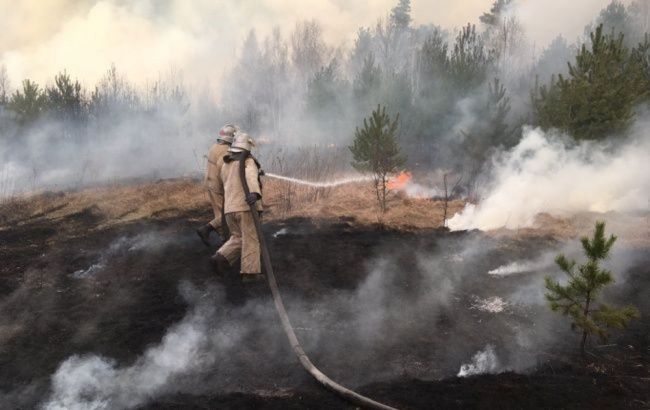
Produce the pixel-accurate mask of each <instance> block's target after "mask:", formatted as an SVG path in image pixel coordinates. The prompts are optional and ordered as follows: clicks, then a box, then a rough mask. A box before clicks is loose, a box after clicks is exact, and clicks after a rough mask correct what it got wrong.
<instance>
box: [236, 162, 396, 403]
mask: <svg viewBox="0 0 650 410" xmlns="http://www.w3.org/2000/svg"><path fill="white" fill-rule="evenodd" d="M247 154H248V153H244V154H242V157H241V158H240V159H239V178H240V179H241V182H242V186H243V188H244V194H245V196H246V198H248V196H249V195H250V189H249V188H248V182H247V181H246V159H247V158H248V155H247ZM250 211H251V215H252V216H253V221H254V222H255V229H256V231H257V237H258V238H259V241H260V247H261V250H262V264H263V265H264V272H265V275H266V281H267V282H268V285H269V288H270V289H271V295H272V296H273V302H274V303H275V309H276V310H277V311H278V316H280V322H281V323H282V328H283V329H284V333H285V334H286V335H287V338H288V339H289V344H290V345H291V348H292V349H293V351H294V353H295V354H296V356H297V357H298V360H299V361H300V364H302V367H304V368H305V370H307V371H308V372H309V374H311V375H312V376H313V377H314V379H316V381H318V382H319V383H320V384H322V385H323V386H325V388H327V389H329V390H331V391H332V392H334V393H336V394H338V395H339V396H341V397H342V398H344V399H346V400H348V401H350V402H352V403H354V404H356V405H358V406H361V407H365V408H369V409H382V410H396V409H395V408H394V407H390V406H387V405H385V404H382V403H379V402H377V401H374V400H372V399H370V398H368V397H365V396H362V395H361V394H359V393H357V392H355V391H352V390H350V389H348V388H346V387H344V386H341V385H340V384H338V383H336V382H335V381H334V380H332V379H330V378H329V377H327V376H326V375H325V374H324V373H323V372H321V371H320V370H318V368H317V367H316V366H314V364H313V363H312V362H311V360H309V357H307V353H305V351H304V350H303V348H302V346H301V345H300V342H299V341H298V338H297V337H296V333H295V332H294V330H293V326H291V322H290V321H289V316H288V315H287V311H286V309H285V308H284V302H283V301H282V295H280V289H279V288H278V283H277V281H276V280H275V275H274V274H273V267H272V266H271V256H270V254H269V250H268V248H267V246H266V241H265V239H264V235H263V233H262V224H261V222H260V215H259V213H258V211H257V209H255V204H252V205H250Z"/></svg>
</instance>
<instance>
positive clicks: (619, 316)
mask: <svg viewBox="0 0 650 410" xmlns="http://www.w3.org/2000/svg"><path fill="white" fill-rule="evenodd" d="M581 241H582V248H583V249H584V251H585V255H586V256H587V261H586V262H585V263H584V264H582V265H580V266H578V269H577V272H576V269H575V268H576V261H575V260H568V259H567V258H566V257H565V256H564V255H563V254H560V255H558V256H557V258H555V263H557V265H558V266H559V267H560V269H562V271H564V272H565V273H566V274H567V275H569V281H568V283H567V284H566V285H561V284H560V283H559V282H558V281H556V280H554V279H552V278H550V277H546V280H545V281H546V289H547V291H548V292H547V293H546V295H545V296H546V299H547V300H548V302H549V304H550V307H551V309H552V310H553V311H554V312H560V313H562V314H563V315H565V316H571V318H572V319H573V323H572V324H571V327H572V328H573V329H576V328H577V329H580V330H582V341H581V343H580V351H581V352H582V354H583V355H584V353H585V344H586V342H587V338H588V337H589V335H592V334H595V335H598V336H599V337H600V338H601V339H602V340H606V339H607V337H608V336H609V334H608V332H607V329H608V328H610V327H615V328H619V329H620V328H623V327H626V326H627V324H628V323H629V322H630V320H632V319H633V318H638V317H639V311H638V310H637V309H636V308H635V307H632V306H626V307H624V308H615V307H612V306H609V305H606V304H602V303H601V304H599V306H598V307H597V308H594V304H595V303H596V298H597V297H598V293H599V292H600V291H601V290H602V289H603V288H604V287H605V286H607V285H609V284H611V283H612V282H614V278H613V277H612V273H611V272H610V271H609V270H607V269H603V268H601V267H600V265H599V263H600V261H602V260H604V259H606V258H607V257H608V256H609V251H610V249H611V248H612V245H614V242H615V241H616V236H614V235H611V236H610V237H609V238H607V239H606V238H605V223H604V222H597V223H596V229H595V230H594V236H593V238H591V239H589V238H587V237H583V238H582V239H581Z"/></svg>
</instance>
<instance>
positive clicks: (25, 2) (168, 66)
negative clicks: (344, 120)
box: [0, 0, 609, 86]
mask: <svg viewBox="0 0 650 410" xmlns="http://www.w3.org/2000/svg"><path fill="white" fill-rule="evenodd" d="M396 3H397V0H374V1H354V0H351V1H349V0H321V1H313V0H311V1H305V0H257V1H255V0H192V1H185V0H132V1H128V0H46V1H43V0H21V1H18V2H16V1H15V0H0V10H2V13H1V14H0V27H3V28H4V32H3V35H2V36H0V65H5V66H6V68H7V71H8V74H9V78H10V79H11V81H12V82H13V85H14V86H15V85H16V83H18V82H19V81H21V80H22V79H24V78H31V79H35V80H36V81H38V82H40V83H44V82H46V81H51V78H52V77H53V76H54V74H56V73H58V72H60V71H62V70H63V69H66V70H67V71H68V73H70V74H71V75H72V76H73V77H76V78H78V79H79V80H80V81H81V82H82V83H84V84H86V85H92V84H93V83H95V82H96V81H97V80H98V79H99V78H101V77H102V75H103V74H104V73H105V72H106V70H107V69H108V68H109V67H110V65H111V64H115V65H116V67H117V68H118V70H119V71H121V72H123V73H124V74H126V76H127V77H128V78H129V79H130V80H132V81H134V82H136V83H139V84H143V83H146V82H149V81H155V80H156V79H158V78H159V77H164V76H166V75H168V74H169V72H170V71H173V72H176V73H182V75H183V77H184V78H186V79H187V78H190V79H192V80H194V81H208V82H209V83H214V84H218V83H219V80H220V78H221V77H222V75H223V74H224V72H225V70H227V69H228V68H230V67H232V65H233V62H234V60H235V58H236V54H237V52H238V50H239V48H240V47H241V44H242V43H243V40H244V37H245V35H246V34H247V33H248V31H249V30H250V29H251V28H255V29H256V30H257V32H258V34H259V35H260V36H264V35H265V34H267V33H269V32H270V31H271V29H272V28H273V27H274V26H279V27H280V28H281V30H282V32H283V33H284V35H285V36H287V35H288V33H289V32H290V31H291V30H292V28H293V27H294V25H295V23H296V22H297V21H299V20H304V19H314V18H315V19H318V20H319V21H320V22H321V24H322V26H323V29H324V34H325V37H326V40H327V41H328V42H329V43H330V44H331V45H340V44H343V45H344V46H346V47H351V45H352V44H353V40H354V37H355V33H356V31H357V29H358V28H359V27H362V26H363V27H368V26H372V25H374V24H375V23H376V21H377V19H379V18H381V17H385V16H386V15H387V13H388V12H389V10H390V9H391V7H393V6H394V5H395V4H396ZM517 3H518V6H517V14H518V15H519V17H520V19H521V20H522V22H523V24H524V26H525V27H526V30H527V34H528V37H529V38H530V39H532V40H533V44H534V45H535V49H536V50H537V49H538V50H540V51H541V50H542V49H543V47H544V46H545V45H546V44H548V43H549V42H550V41H551V40H552V39H553V38H554V37H555V36H557V35H558V34H562V35H564V36H565V37H566V38H567V39H569V40H570V41H573V40H575V39H576V38H578V36H580V35H581V34H582V33H583V30H584V27H585V26H586V25H587V24H588V23H589V22H590V21H591V20H592V19H593V18H594V17H595V16H596V14H597V13H598V11H599V10H600V9H602V8H603V7H604V6H606V5H607V4H608V3H609V0H571V1H566V0H519V1H518V2H517ZM491 4H492V0H437V1H435V0H413V1H412V16H413V19H414V22H415V23H416V24H430V23H433V24H437V25H440V26H442V27H444V28H448V29H453V28H454V27H459V26H461V25H463V24H466V23H468V22H478V17H479V16H480V15H481V14H482V13H483V12H484V11H486V10H488V9H489V8H490V6H491Z"/></svg>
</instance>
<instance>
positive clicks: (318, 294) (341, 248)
mask: <svg viewBox="0 0 650 410" xmlns="http://www.w3.org/2000/svg"><path fill="white" fill-rule="evenodd" d="M48 212H53V211H52V210H51V211H45V212H42V213H40V214H36V215H32V216H29V217H24V218H20V219H15V218H13V219H12V216H11V215H6V216H5V221H9V222H7V223H5V224H4V226H3V227H2V229H1V230H0V243H1V247H0V259H1V260H2V264H1V266H0V274H1V275H2V280H1V281H0V298H1V299H0V363H2V365H1V366H0V407H2V408H33V407H38V406H42V405H44V406H46V407H47V406H50V407H51V408H56V406H61V407H65V406H73V405H79V406H80V408H84V406H86V407H91V406H92V405H98V404H100V405H101V404H103V405H105V406H106V407H107V408H120V407H131V408H150V409H161V408H169V409H172V408H174V409H181V408H182V409H187V408H277V409H280V408H283V409H284V408H348V407H350V406H349V405H348V404H347V403H345V402H343V401H341V400H340V399H338V398H337V397H335V396H333V395H332V394H331V393H329V392H327V391H324V390H321V388H320V387H319V386H318V385H316V383H315V382H313V381H312V380H311V379H310V377H309V375H308V374H306V373H305V372H304V371H303V369H302V368H301V367H300V365H299V364H298V361H297V359H295V357H294V356H293V353H292V351H291V349H290V348H289V346H288V345H287V343H286V340H285V337H284V334H283V333H282V331H281V328H280V326H279V322H278V319H277V317H276V313H275V310H274V308H273V304H272V301H271V298H270V294H269V292H268V290H267V289H266V287H264V286H259V285H246V286H243V285H241V284H239V283H238V281H237V280H236V277H235V275H234V274H233V275H230V276H225V277H217V276H216V275H215V274H214V273H213V272H212V270H211V267H210V265H209V264H208V262H207V260H208V256H209V255H210V252H212V251H213V250H214V249H208V248H206V247H205V246H204V245H203V244H201V242H200V241H199V239H198V238H197V237H196V234H195V233H194V228H195V227H196V226H197V224H198V223H199V222H200V221H203V220H206V219H207V218H208V216H209V215H208V214H207V212H204V211H192V210H189V211H186V210H182V211H181V210H169V211H167V212H160V213H156V214H153V215H151V216H150V217H147V218H141V219H137V220H134V221H130V222H125V223H121V224H116V225H106V224H104V222H105V218H106V217H105V216H104V215H103V214H102V213H101V212H100V211H99V210H98V209H97V208H94V207H89V208H86V209H84V210H82V211H80V212H77V213H74V214H70V215H66V216H65V217H57V218H50V217H48ZM264 229H265V231H266V236H267V237H268V239H269V241H268V242H269V244H270V247H271V249H270V250H271V255H272V258H273V263H274V269H275V271H276V275H277V277H278V281H279V284H280V288H281V291H282V293H283V296H284V298H285V304H286V306H287V309H288V311H289V315H290V317H291V319H292V322H293V325H294V327H295V329H296V333H297V334H298V337H299V338H300V339H301V341H302V343H303V345H304V347H305V350H306V351H307V352H308V354H309V355H310V357H311V358H312V360H313V361H314V362H315V364H316V365H317V366H319V367H320V368H321V369H322V370H323V371H324V372H325V373H327V374H328V375H330V376H331V377H332V378H333V379H335V380H337V381H339V382H341V383H342V384H345V385H347V386H349V387H352V388H355V389H358V390H359V391H360V392H361V393H363V394H366V395H368V396H369V397H372V398H373V399H376V400H379V401H382V402H385V403H387V404H390V405H392V406H395V407H398V408H436V407H437V408H495V407H498V408H648V406H650V367H649V366H650V358H649V353H650V352H649V349H650V345H649V343H648V342H649V339H650V319H648V318H649V316H650V297H649V294H648V289H650V271H649V270H648V269H649V268H648V266H650V265H648V262H649V261H648V253H647V249H645V248H643V249H640V248H638V247H636V248H630V249H627V250H626V252H628V253H626V260H628V261H631V262H629V263H626V264H624V266H623V268H622V269H623V270H622V271H621V272H620V273H621V276H620V277H619V278H618V281H617V285H616V286H614V287H613V288H612V290H611V291H610V292H608V293H607V294H606V295H605V296H606V297H607V298H608V299H610V300H612V301H615V302H622V303H631V304H635V305H636V306H637V307H638V308H639V310H640V311H641V314H642V318H641V320H639V321H636V322H634V323H633V324H632V326H631V327H630V328H629V329H627V330H624V331H621V332H618V333H614V335H613V337H612V338H611V339H610V341H609V342H608V343H606V344H602V343H600V342H598V341H593V343H592V345H591V349H590V352H589V355H588V357H586V358H582V357H580V356H579V354H577V343H578V335H577V334H573V333H571V330H570V329H569V324H568V323H567V322H566V321H564V320H563V318H560V317H556V316H554V315H553V314H552V313H550V312H549V310H548V308H547V307H546V305H545V303H544V300H543V296H542V295H543V290H542V285H541V283H542V279H543V276H544V275H545V274H548V273H552V269H553V267H552V265H547V266H544V265H543V264H542V265H540V266H537V267H536V268H535V269H532V268H531V269H529V270H526V269H522V270H520V271H519V272H516V273H513V274H507V275H505V274H502V275H495V274H492V275H491V274H489V273H488V272H490V271H493V272H494V270H495V269H496V268H498V267H500V266H503V265H507V264H508V263H510V262H512V261H520V260H534V259H540V258H542V259H543V256H544V255H545V254H553V253H554V252H557V251H558V250H560V249H562V248H563V247H564V246H565V244H564V243H562V242H560V241H559V240H557V239H555V238H553V237H550V236H534V235H527V236H526V237H493V236H489V235H486V234H484V233H481V232H478V231H473V232H447V231H445V230H434V229H418V230H411V231H404V230H394V229H387V228H384V227H382V226H379V225H377V226H372V225H367V224H366V225H362V224H357V223H356V222H355V220H354V219H352V218H343V219H337V220H331V219H330V220H313V219H304V218H293V219H288V220H284V221H273V222H270V223H266V224H265V226H264ZM217 244H218V243H217V242H216V240H215V243H214V246H216V245H217ZM214 246H213V248H214ZM459 373H462V374H463V375H464V376H465V377H457V376H458V374H459Z"/></svg>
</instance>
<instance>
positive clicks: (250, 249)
mask: <svg viewBox="0 0 650 410" xmlns="http://www.w3.org/2000/svg"><path fill="white" fill-rule="evenodd" d="M226 224H227V225H228V229H229V230H230V239H228V241H227V242H226V243H224V244H223V246H222V247H221V248H219V250H218V251H217V252H218V253H220V254H221V256H223V257H224V258H226V259H227V260H228V263H230V265H233V264H234V263H235V262H237V259H238V258H239V257H240V254H241V271H240V272H241V273H242V274H251V273H262V267H261V261H260V240H259V238H258V236H257V230H256V229H255V222H254V221H253V216H252V215H251V213H250V211H246V212H231V213H228V214H226Z"/></svg>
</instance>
